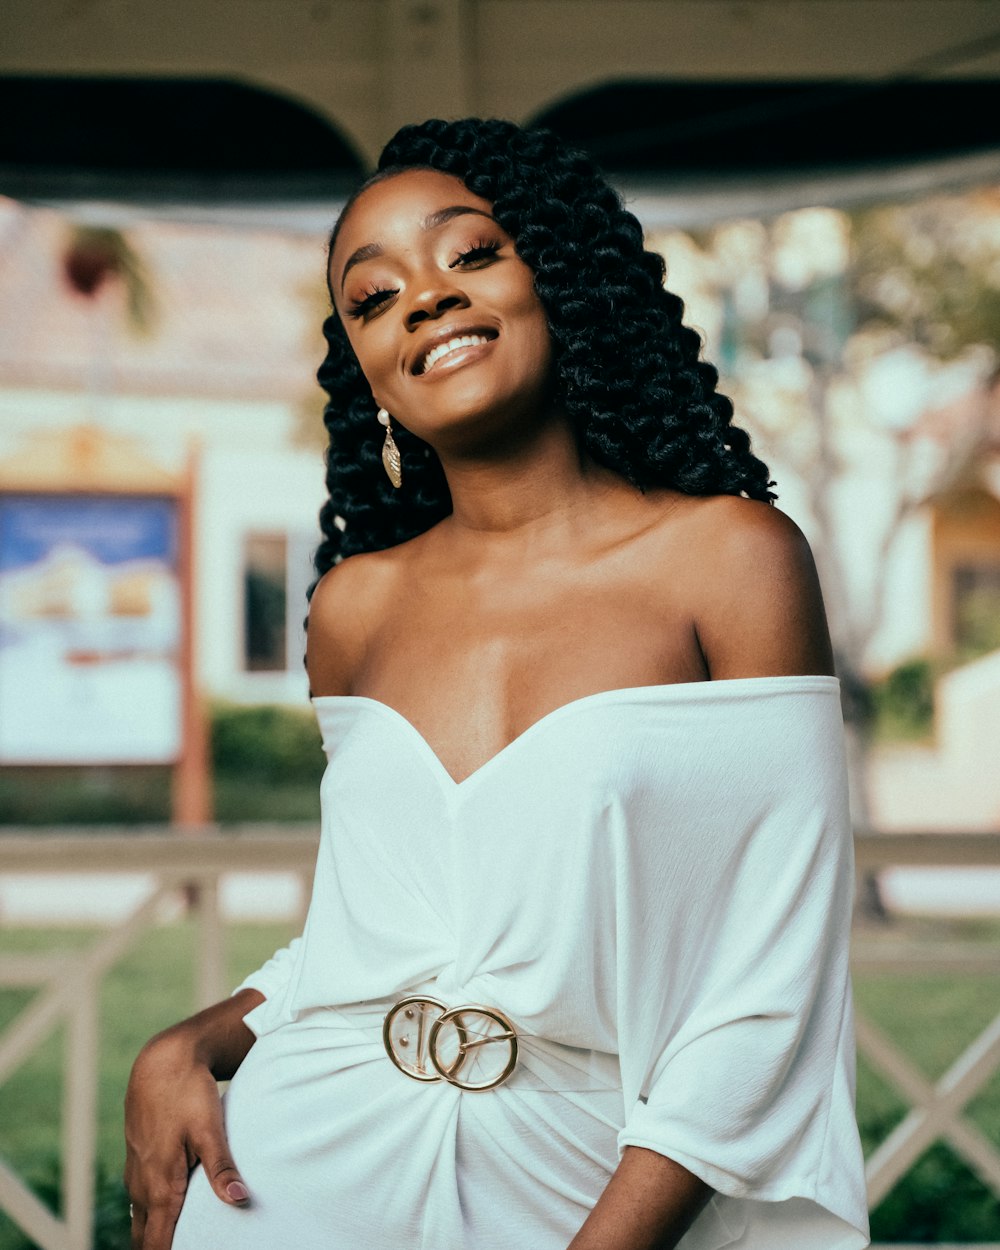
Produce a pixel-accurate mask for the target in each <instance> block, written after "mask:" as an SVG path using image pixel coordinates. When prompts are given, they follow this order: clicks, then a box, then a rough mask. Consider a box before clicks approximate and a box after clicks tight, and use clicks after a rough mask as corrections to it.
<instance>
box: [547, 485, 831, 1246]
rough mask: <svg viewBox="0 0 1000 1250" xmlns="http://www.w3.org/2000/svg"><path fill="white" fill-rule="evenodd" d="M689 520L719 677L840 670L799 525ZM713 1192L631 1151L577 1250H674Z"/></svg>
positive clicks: (724, 510) (766, 512)
mask: <svg viewBox="0 0 1000 1250" xmlns="http://www.w3.org/2000/svg"><path fill="white" fill-rule="evenodd" d="M691 521H692V524H691V525H690V528H689V531H688V534H687V535H686V539H687V542H686V561H687V563H689V564H690V580H689V581H688V585H690V586H691V587H693V588H694V589H693V591H692V594H693V602H692V616H693V619H694V623H695V629H696V634H697V638H698V643H699V645H700V647H701V649H702V654H703V658H704V661H705V664H706V666H707V668H708V671H709V673H710V674H711V676H712V678H713V679H715V680H720V679H725V678H737V677H767V676H780V675H799V674H801V675H812V674H828V673H832V672H833V657H832V653H831V648H830V637H829V632H828V629H827V624H826V616H825V613H824V610H823V599H822V595H821V593H820V587H819V580H818V578H817V576H816V569H815V565H814V563H813V559H812V553H811V552H810V550H809V546H808V544H807V543H806V541H805V539H804V538H803V536H802V534H801V533H800V532H799V530H798V528H797V527H796V526H795V525H794V523H793V522H792V521H791V520H789V518H788V517H786V516H785V515H784V514H783V513H781V512H778V511H777V510H776V509H773V508H770V507H768V506H767V505H765V504H759V503H756V502H754V501H751V500H745V499H739V498H732V497H728V496H724V497H717V498H715V499H707V500H705V501H703V502H700V504H699V507H698V512H697V514H695V515H693V516H692V517H691ZM705 570H710V571H711V575H710V576H706V575H705ZM684 572H685V570H682V574H683V573H684ZM681 580H682V581H684V580H687V579H686V578H684V577H683V576H682V579H681ZM651 989H652V987H651ZM706 1096H710V1095H708V1094H707V1095H706ZM712 1193H713V1190H712V1189H711V1187H710V1186H709V1185H707V1184H706V1183H705V1182H704V1181H702V1180H701V1179H700V1178H699V1177H697V1176H695V1175H694V1174H693V1173H692V1172H690V1171H688V1170H687V1169H686V1168H684V1167H682V1166H681V1165H680V1164H679V1163H676V1162H675V1161H674V1160H672V1159H670V1158H667V1157H666V1156H664V1155H661V1154H657V1153H656V1152H655V1151H652V1150H646V1149H644V1148H642V1147H638V1146H626V1147H625V1150H624V1153H623V1155H622V1160H621V1163H620V1164H619V1166H618V1168H617V1169H616V1171H615V1173H614V1175H613V1176H612V1177H611V1180H610V1181H609V1182H608V1185H607V1187H606V1189H605V1190H604V1193H603V1194H602V1195H601V1197H600V1199H599V1200H598V1202H597V1203H596V1205H595V1206H594V1209H593V1210H592V1211H591V1213H590V1215H589V1216H588V1217H587V1220H586V1222H585V1223H584V1225H583V1227H582V1228H581V1229H580V1231H579V1233H578V1234H577V1235H576V1237H574V1239H573V1241H572V1242H571V1243H570V1250H671V1248H672V1247H674V1246H676V1245H677V1243H678V1241H679V1240H680V1239H681V1237H683V1235H684V1233H685V1232H686V1231H687V1229H688V1228H690V1226H691V1224H692V1223H693V1221H694V1220H695V1218H696V1217H697V1216H698V1214H699V1212H700V1211H701V1210H702V1209H703V1207H704V1206H705V1204H706V1203H707V1202H708V1201H709V1199H710V1198H711V1196H712Z"/></svg>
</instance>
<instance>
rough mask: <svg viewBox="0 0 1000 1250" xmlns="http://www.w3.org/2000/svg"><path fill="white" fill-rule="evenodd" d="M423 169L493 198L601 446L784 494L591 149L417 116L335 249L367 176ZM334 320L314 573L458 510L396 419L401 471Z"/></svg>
mask: <svg viewBox="0 0 1000 1250" xmlns="http://www.w3.org/2000/svg"><path fill="white" fill-rule="evenodd" d="M415 168H416V169H419V168H423V169H434V170H438V171H440V172H443V173H447V174H452V175H454V176H456V177H458V178H459V179H461V181H462V182H463V183H464V184H465V186H466V187H467V188H468V189H469V191H471V192H472V193H473V194H474V195H477V196H480V197H481V198H482V199H484V200H488V201H490V202H491V203H492V205H493V214H494V216H495V217H496V219H497V221H498V222H499V224H500V226H501V227H502V228H503V229H504V230H505V231H506V232H507V233H508V234H509V235H510V236H511V238H512V239H513V240H514V242H515V246H516V248H517V252H518V255H519V256H520V257H521V259H522V260H523V261H524V262H525V264H527V265H528V267H529V268H530V269H531V270H532V271H533V272H534V275H535V279H534V281H535V291H536V293H537V295H538V298H539V300H540V301H541V304H542V306H543V308H544V310H545V314H546V317H547V320H548V325H549V331H550V333H551V336H552V345H553V359H554V362H555V371H556V380H555V385H556V399H557V402H559V403H560V404H561V406H562V407H563V409H564V411H565V412H566V414H567V416H568V418H569V420H570V422H571V423H572V426H573V429H574V431H575V432H576V436H577V439H578V442H579V444H580V446H581V447H582V449H583V450H584V451H585V452H586V453H587V454H588V455H589V456H590V457H591V458H592V459H593V460H595V461H597V462H598V463H600V464H602V465H604V466H606V467H607V468H609V469H612V470H614V471H615V472H616V473H619V474H620V475H621V476H622V477H623V478H625V479H626V480H627V481H629V482H631V483H632V484H633V485H634V486H636V487H638V488H639V489H641V490H645V489H647V488H650V487H657V486H660V487H664V486H665V487H673V488H674V489H675V490H680V491H684V492H685V493H687V494H690V495H717V494H718V495H740V494H742V495H746V496H749V497H750V498H752V499H761V500H767V501H770V500H772V499H774V498H775V496H774V495H773V494H772V492H771V491H770V490H769V487H770V486H772V485H773V483H772V482H770V481H769V478H768V471H767V466H766V465H764V464H763V463H762V461H760V460H758V459H757V458H756V457H755V456H754V455H752V454H751V451H750V439H749V436H748V435H747V433H746V432H745V431H744V430H742V429H740V428H739V427H738V426H735V425H733V424H732V415H733V407H732V403H731V402H730V401H729V399H727V398H726V397H725V396H724V395H721V394H719V392H718V391H717V390H716V389H715V388H716V383H717V381H718V373H717V372H716V370H715V369H714V368H713V366H712V365H710V364H709V363H708V362H707V361H703V360H699V353H700V350H701V340H700V338H699V336H698V334H697V333H696V331H694V330H693V329H691V328H690V327H688V326H685V325H683V324H682V320H681V319H682V316H683V312H684V305H683V303H682V301H681V300H680V299H679V298H678V297H677V296H676V295H674V294H673V293H672V292H671V291H668V290H666V289H665V288H664V285H663V280H664V275H665V265H664V261H663V258H662V257H661V256H660V255H659V254H658V253H656V252H649V251H645V250H644V248H643V236H642V227H641V226H640V225H639V222H638V221H637V220H636V218H635V217H634V216H633V215H632V214H631V213H630V212H627V211H626V209H625V208H624V207H623V204H622V200H621V197H620V196H619V195H618V193H617V192H616V191H615V190H614V189H613V188H612V187H611V186H609V184H608V183H607V182H606V181H605V179H604V178H603V177H602V175H601V174H600V172H599V171H598V169H597V167H596V165H595V164H594V163H593V161H592V160H591V159H590V158H589V157H588V156H586V155H585V154H583V153H581V152H578V151H574V150H573V149H571V148H568V147H567V146H566V145H565V144H564V143H563V142H562V141H561V140H560V139H559V138H557V137H556V135H554V134H552V133H551V132H550V131H546V130H523V129H521V128H520V127H519V126H516V125H514V124H513V123H512V122H507V121H483V120H480V119H478V118H467V119H465V120H463V121H457V122H445V121H437V120H432V121H426V122H424V123H422V124H421V125H418V126H404V127H403V128H402V129H401V130H400V131H399V132H398V133H397V134H396V135H395V136H394V138H392V139H391V140H390V141H389V143H388V144H387V145H386V147H385V149H384V151H383V152H382V156H381V158H380V161H379V169H378V172H377V173H376V174H374V175H373V176H372V178H370V179H369V180H368V181H367V182H366V183H364V184H363V185H362V186H361V187H359V188H358V190H357V191H356V192H355V194H354V196H353V197H352V198H351V200H349V201H348V204H347V206H346V207H345V209H344V211H343V213H341V216H340V219H339V222H338V226H337V227H335V229H334V232H333V236H332V238H331V240H330V251H331V252H332V250H333V246H334V243H335V241H336V238H337V231H338V229H339V224H340V222H343V221H344V220H345V218H346V215H347V213H348V212H349V210H350V207H351V204H352V203H353V202H354V200H355V199H356V198H357V196H358V195H360V194H361V192H362V191H364V190H366V189H367V187H369V186H371V185H372V183H373V182H376V181H380V180H382V179H384V178H387V177H391V176H392V175H394V174H396V173H400V172H402V171H403V170H406V169H415ZM323 332H324V335H325V336H326V340H327V344H328V351H327V356H326V359H325V360H324V362H323V364H322V366H321V367H320V370H319V375H318V376H319V381H320V385H321V386H323V388H324V389H325V390H326V392H327V394H328V396H329V402H328V403H327V405H326V409H325V412H324V422H325V424H326V428H327V430H328V432H329V435H330V445H329V450H328V452H327V488H328V490H329V499H328V501H327V503H326V504H325V505H324V507H323V509H322V511H321V513H320V525H321V529H322V534H323V538H322V542H321V543H320V546H319V549H318V550H317V553H316V572H317V576H322V575H323V573H325V572H326V570H327V569H329V568H330V567H331V566H332V565H334V564H335V563H336V562H337V561H338V560H339V559H340V558H342V557H344V556H349V555H353V554H355V553H357V552H362V551H377V550H381V549H382V548H385V547H391V546H393V545H395V544H396V543H400V542H403V541H405V540H406V539H408V538H412V537H414V536H415V535H417V534H420V533H422V532H423V531H424V530H427V529H429V528H430V527H431V526H432V525H434V524H435V523H436V522H437V521H439V520H441V519H442V518H443V517H445V516H447V515H448V514H449V513H450V511H451V498H450V495H449V492H448V484H447V482H446V480H445V476H444V472H443V470H442V468H441V464H440V461H439V460H438V458H437V456H436V455H435V453H434V452H433V451H432V449H431V448H430V447H429V446H428V445H427V444H426V443H425V442H423V440H421V439H419V438H417V437H416V436H415V435H414V434H412V433H410V431H408V430H406V429H405V428H403V427H402V426H400V425H399V424H398V423H394V427H393V432H394V437H395V439H396V442H397V445H398V446H399V450H400V454H401V456H402V459H403V464H404V467H405V473H406V481H405V484H404V486H403V488H402V489H401V490H398V491H397V490H395V489H394V488H393V487H392V486H391V484H390V483H389V481H388V479H387V477H386V476H385V473H384V471H383V468H382V462H381V438H380V435H381V428H380V427H379V426H378V424H377V423H376V420H375V405H374V403H373V400H372V397H371V392H370V390H369V388H368V386H367V385H366V383H365V379H364V376H363V374H362V372H361V369H360V367H359V365H358V363H357V360H356V358H355V356H354V353H353V351H352V349H351V347H350V345H349V343H348V340H347V335H346V333H345V331H344V328H343V326H342V324H341V322H340V319H339V317H338V316H337V314H336V312H334V313H333V314H332V315H331V316H330V317H328V318H327V320H326V322H325V323H324V326H323Z"/></svg>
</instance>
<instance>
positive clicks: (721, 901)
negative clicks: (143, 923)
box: [126, 120, 867, 1250]
mask: <svg viewBox="0 0 1000 1250" xmlns="http://www.w3.org/2000/svg"><path fill="white" fill-rule="evenodd" d="M328 277H329V284H330V293H331V298H332V301H333V314H332V315H331V317H330V318H329V320H328V322H327V324H326V334H327V339H328V342H329V353H328V356H327V360H326V362H325V364H324V366H323V369H322V371H321V374H320V377H321V381H322V382H323V384H324V386H325V387H326V389H327V390H328V392H329V395H330V402H329V405H328V407H327V411H326V422H327V426H328V428H329V431H330V453H329V459H328V467H329V472H328V485H329V492H330V499H329V502H328V504H327V505H326V507H325V508H324V510H323V513H322V525H323V533H324V541H323V544H322V545H321V547H320V549H319V553H318V556H317V569H318V572H319V574H320V579H319V581H318V584H317V586H316V589H315V593H314V595H313V597H312V601H311V607H310V618H309V641H308V657H307V664H308V670H309V677H310V683H311V687H312V691H313V695H314V700H315V706H316V710H317V714H318V716H319V721H320V727H321V729H322V732H323V737H324V745H325V748H326V750H327V752H328V755H329V757H330V764H329V767H328V769H327V773H326V775H325V778H324V782H323V804H324V825H323V835H322V840H321V846H320V853H319V861H318V865H317V875H316V883H315V889H314V895H313V903H312V906H311V908H310V913H309V918H308V921H307V925H306V929H305V932H304V934H303V937H302V938H301V939H298V940H297V941H296V942H295V943H293V944H292V946H291V947H290V948H288V949H287V950H286V951H283V952H279V954H278V955H277V956H275V958H274V959H273V960H271V961H270V963H269V964H267V965H265V967H264V968H262V969H261V970H260V971H259V972H258V973H256V974H255V975H254V976H251V977H250V978H248V980H247V981H246V982H245V983H244V985H243V986H242V987H241V988H240V989H239V991H238V992H237V993H236V994H235V995H234V997H233V998H231V999H230V1000H229V1001H228V1002H226V1003H222V1004H219V1005H218V1006H216V1007H213V1008H211V1009H209V1010H208V1011H206V1012H202V1013H201V1014H200V1015H199V1016H195V1017H194V1018H193V1019H192V1020H190V1021H187V1022H184V1023H182V1024H181V1025H178V1026H176V1027H175V1028H174V1029H171V1030H168V1031H167V1033H165V1034H162V1035H161V1036H160V1037H159V1038H157V1039H154V1040H153V1042H151V1043H150V1044H149V1045H148V1046H147V1047H146V1048H145V1050H144V1051H143V1054H142V1055H141V1056H140V1058H139V1060H138V1061H137V1063H136V1067H135V1070H134V1074H133V1077H132V1081H131V1083H130V1088H129V1093H128V1096H127V1111H126V1121H127V1138H128V1143H129V1156H128V1164H127V1172H126V1176H127V1183H128V1187H129V1191H130V1194H131V1195H132V1198H133V1201H134V1204H135V1214H134V1220H133V1245H134V1246H142V1247H144V1248H145V1250H166V1247H168V1246H169V1245H170V1244H171V1238H172V1237H173V1245H174V1247H175V1248H176V1250H188V1248H190V1247H212V1248H213V1250H224V1248H225V1247H239V1248H240V1250H256V1248H260V1250H264V1248H266V1250H278V1248H280V1247H286V1246H287V1247H295V1248H296V1250H311V1248H313V1247H317V1248H318V1247H330V1248H331V1250H376V1248H378V1250H390V1248H391V1250H397V1248H398V1250H404V1248H405V1250H415V1248H417V1247H420V1248H423V1250H477V1248H478V1247H487V1246H489V1247H491V1250H493V1248H497V1247H507V1246H510V1247H514V1246H517V1247H530V1248H531V1250H565V1247H572V1250H652V1248H653V1247H658V1248H659V1247H672V1246H676V1245H682V1246H683V1247H684V1250H718V1248H719V1247H723V1246H733V1247H743V1248H744V1250H781V1248H782V1247H788V1248H789V1250H792V1248H794V1250H855V1248H856V1247H861V1246H864V1245H866V1244H867V1235H866V1232H867V1225H866V1216H865V1207H864V1189H863V1183H862V1176H861V1159H860V1151H859V1147H858V1140H857V1131H856V1127H855V1125H854V1121H853V1039H852V1033H851V1012H850V996H849V981H848V971H847V937H848V932H847V931H848V923H849V913H850V897H851V887H852V870H851V856H850V838H849V829H848V825H847V812H846V801H845V786H844V768H843V755H842V745H841V730H840V721H839V702H838V697H837V684H836V680H835V678H834V677H833V676H832V662H831V656H830V646H829V640H828V636H827V631H826V625H825V622H824V617H823V609H822V604H821V599H820V592H819V588H818V585H817V581H816V577H815V572H814V569H813V564H812V561H811V557H810V555H809V552H808V548H807V547H806V544H805V542H804V540H803V539H802V537H801V535H800V534H799V533H798V531H797V530H796V529H795V527H794V526H793V525H792V524H791V522H789V521H788V520H787V519H786V518H785V517H784V516H782V514H781V513H779V512H777V511H776V510H774V509H773V508H771V507H770V506H769V503H770V501H771V499H772V498H773V496H772V495H771V493H770V491H769V487H770V485H771V483H770V482H769V481H768V475H767V470H766V468H765V466H764V465H763V464H762V463H761V462H760V461H759V460H757V459H755V458H754V456H752V455H751V453H750V450H749V440H748V438H747V436H746V434H745V433H744V432H743V431H742V430H740V429H738V428H736V427H735V426H733V425H732V424H731V420H730V418H731V415H732V410H731V406H730V404H729V402H728V401H727V400H726V399H725V398H724V397H722V396H721V395H719V394H718V393H717V392H716V390H715V382H716V374H715V371H714V370H713V369H712V368H711V367H710V366H709V365H708V364H705V363H703V362H700V361H699V359H698V354H699V346H700V345H699V341H698V338H697V336H696V335H695V333H694V332H693V331H691V330H689V329H686V328H684V327H683V326H682V324H681V313H682V305H681V302H680V301H679V300H678V299H677V297H676V296H674V295H672V294H670V293H669V292H667V291H665V290H664V289H663V287H662V278H663V262H662V260H661V258H660V257H659V256H656V255H653V254H651V253H649V252H644V251H643V247H642V234H641V230H640V227H639V225H638V223H637V222H636V220H635V219H634V218H633V217H632V216H631V215H630V214H629V213H627V212H625V211H624V210H623V208H622V206H621V203H620V200H619V199H618V197H617V196H616V194H615V193H614V192H613V191H612V190H611V189H610V188H609V187H608V185H607V184H606V183H605V182H604V181H603V180H602V179H601V178H600V176H599V175H598V174H597V172H596V170H595V169H594V167H593V166H592V164H591V163H590V161H589V160H588V159H587V158H585V157H583V156H581V155H579V154H577V153H574V152H571V151H568V150H566V149H565V148H564V147H563V146H562V145H561V144H560V143H559V142H558V141H557V140H556V139H555V138H554V137H553V136H552V135H550V134H547V133H544V132H535V133H533V132H525V131H522V130H519V129H518V128H517V127H515V126H513V125H511V124H509V123H506V122H496V121H491V122H482V121H477V120H466V121H462V122H456V123H445V122H440V121H431V122H427V123H425V124H424V125H422V126H418V127H407V128H405V129H403V130H402V131H400V132H399V134H398V135H397V136H396V137H395V138H394V139H393V140H392V141H391V142H390V144H389V145H388V147H387V148H386V150H385V152H384V153H383V156H382V160H381V163H380V172H379V173H378V174H377V175H376V176H375V177H374V178H372V179H371V180H369V182H368V183H366V184H365V185H364V186H363V187H362V188H361V190H360V191H359V192H358V193H357V194H356V195H355V196H354V198H353V199H352V200H351V201H350V203H349V204H348V206H347V208H346V209H345V211H344V213H343V214H342V216H341V218H340V221H339V223H338V225H337V228H336V230H335V231H334V235H333V238H332V240H331V244H330V263H329V271H328ZM400 474H401V479H400ZM234 1074H235V1079H234V1080H233V1083H232V1085H231V1086H230V1089H229V1092H228V1095H227V1099H226V1112H225V1128H223V1122H222V1113H221V1110H220V1106H219V1101H218V1098H217V1095H216V1090H215V1079H216V1078H219V1079H225V1078H229V1077H232V1076H233V1075H234ZM196 1165H197V1166H196ZM189 1168H194V1171H193V1173H192V1175H191V1182H190V1187H188V1170H189ZM185 1191H187V1193H186V1197H185ZM182 1204H183V1209H182ZM179 1212H180V1216H179V1219H178V1213H179ZM175 1221H176V1230H175V1229H174V1225H175Z"/></svg>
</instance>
